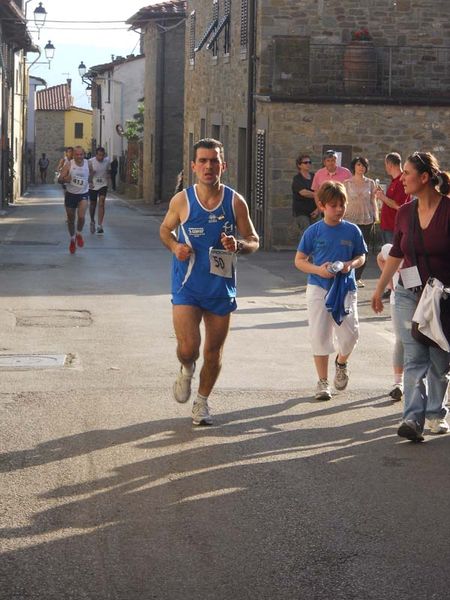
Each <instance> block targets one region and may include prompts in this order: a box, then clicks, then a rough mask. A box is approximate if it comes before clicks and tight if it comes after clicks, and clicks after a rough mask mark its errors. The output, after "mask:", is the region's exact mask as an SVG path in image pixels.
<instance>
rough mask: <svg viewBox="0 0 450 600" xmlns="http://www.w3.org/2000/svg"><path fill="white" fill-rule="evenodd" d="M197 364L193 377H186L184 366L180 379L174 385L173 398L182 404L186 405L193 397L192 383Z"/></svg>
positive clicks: (181, 369)
mask: <svg viewBox="0 0 450 600" xmlns="http://www.w3.org/2000/svg"><path fill="white" fill-rule="evenodd" d="M194 371H195V363H194V367H193V371H192V374H191V375H185V374H184V373H183V366H182V365H181V367H180V372H179V373H178V377H177V378H176V380H175V383H174V384H173V397H174V398H175V400H176V401H177V402H179V403H180V404H184V403H185V402H187V401H188V400H189V398H190V397H191V383H192V377H193V376H194Z"/></svg>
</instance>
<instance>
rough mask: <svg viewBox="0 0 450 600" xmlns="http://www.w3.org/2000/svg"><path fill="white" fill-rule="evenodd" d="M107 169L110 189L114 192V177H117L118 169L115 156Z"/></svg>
mask: <svg viewBox="0 0 450 600" xmlns="http://www.w3.org/2000/svg"><path fill="white" fill-rule="evenodd" d="M109 168H110V175H111V185H112V189H113V190H114V191H115V190H116V175H117V171H118V168H119V161H118V160H117V156H114V157H113V159H112V161H111V164H110V165H109Z"/></svg>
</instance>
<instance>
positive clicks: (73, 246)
mask: <svg viewBox="0 0 450 600" xmlns="http://www.w3.org/2000/svg"><path fill="white" fill-rule="evenodd" d="M76 249H77V244H76V242H75V239H73V238H72V239H71V240H70V244H69V252H70V254H75V252H76Z"/></svg>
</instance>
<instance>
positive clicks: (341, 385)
mask: <svg viewBox="0 0 450 600" xmlns="http://www.w3.org/2000/svg"><path fill="white" fill-rule="evenodd" d="M334 365H335V367H336V375H335V376H334V387H335V388H336V389H337V390H339V391H342V390H345V388H346V387H347V384H348V371H347V363H345V365H341V364H339V363H338V357H337V356H336V358H335V360H334Z"/></svg>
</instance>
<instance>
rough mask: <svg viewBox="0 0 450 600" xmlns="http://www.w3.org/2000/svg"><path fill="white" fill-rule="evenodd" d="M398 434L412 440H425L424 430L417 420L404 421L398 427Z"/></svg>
mask: <svg viewBox="0 0 450 600" xmlns="http://www.w3.org/2000/svg"><path fill="white" fill-rule="evenodd" d="M397 435H399V436H400V437H404V438H406V439H407V440H410V441H411V442H423V440H424V437H423V432H422V429H421V427H420V425H419V424H418V423H416V421H402V423H401V424H400V427H399V428H398V429H397Z"/></svg>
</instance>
